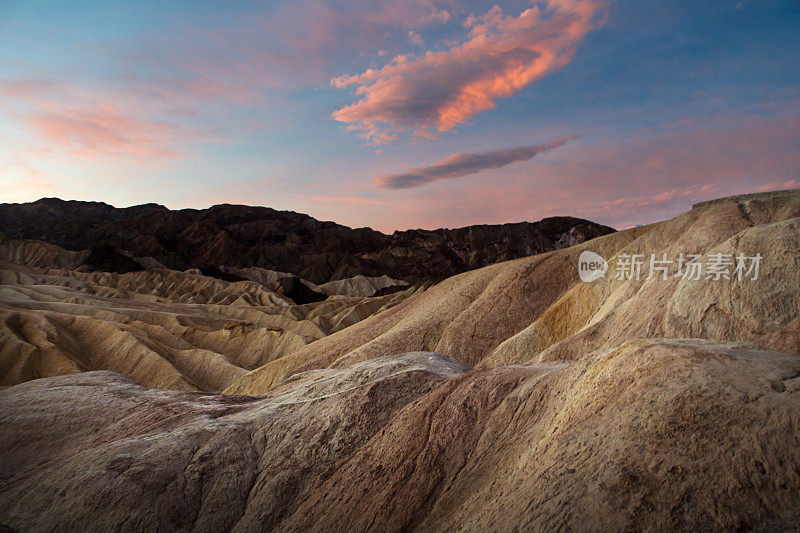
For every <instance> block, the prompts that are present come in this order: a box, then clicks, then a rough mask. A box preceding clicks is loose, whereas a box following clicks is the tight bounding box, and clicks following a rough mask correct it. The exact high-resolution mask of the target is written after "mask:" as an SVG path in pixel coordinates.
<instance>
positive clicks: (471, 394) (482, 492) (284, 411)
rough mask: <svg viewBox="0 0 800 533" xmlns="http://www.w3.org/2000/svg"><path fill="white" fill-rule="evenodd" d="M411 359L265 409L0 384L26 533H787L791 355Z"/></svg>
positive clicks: (360, 367) (105, 387) (82, 385)
mask: <svg viewBox="0 0 800 533" xmlns="http://www.w3.org/2000/svg"><path fill="white" fill-rule="evenodd" d="M465 370H466V368H465V367H464V366H463V365H462V364H460V363H458V362H456V361H454V360H452V359H450V358H446V357H445V356H440V355H435V354H424V353H417V354H410V355H403V356H395V357H387V358H378V359H373V360H370V361H366V362H362V363H357V364H355V365H353V366H351V367H349V368H347V369H341V370H319V371H310V372H306V373H303V374H298V375H296V376H295V377H294V378H293V379H292V380H291V381H289V382H287V383H285V384H284V385H283V386H281V387H279V388H277V389H275V390H274V391H273V393H272V394H271V395H270V396H267V397H261V398H258V397H242V396H219V395H208V394H202V393H188V392H170V391H154V390H152V389H144V388H142V387H140V386H138V385H136V384H134V383H133V382H131V381H129V380H128V379H127V378H123V377H122V376H120V375H119V374H113V373H108V372H91V373H83V374H77V375H73V376H63V377H55V378H48V379H42V380H35V381H31V382H28V383H25V384H22V385H18V386H16V387H12V388H9V389H6V390H4V391H2V392H0V425H1V426H2V428H3V431H2V432H1V433H0V448H2V449H3V450H4V454H3V458H2V462H1V463H0V468H1V469H0V472H2V477H3V480H4V482H3V484H2V485H1V486H0V522H2V523H4V524H5V525H7V526H10V527H12V528H15V529H19V530H22V531H28V530H31V531H41V530H53V529H70V530H87V529H91V530H97V529H101V530H119V529H124V530H148V531H150V530H156V529H159V530H169V531H173V530H195V531H227V530H232V531H270V530H277V531H307V530H318V531H322V530H324V531H401V530H408V529H416V530H420V531H433V530H436V531H440V530H468V531H494V530H510V529H514V528H516V529H532V530H553V529H559V528H567V529H580V530H608V531H612V530H613V531H618V530H630V529H651V528H652V529H663V530H675V529H679V530H719V529H750V528H756V529H795V528H797V527H799V526H800V522H798V517H800V498H798V493H800V475H798V465H800V433H798V427H800V377H799V376H800V358H798V357H797V356H795V355H790V354H784V353H779V352H773V351H768V350H763V349H761V348H758V347H756V346H754V345H748V344H741V343H724V342H712V341H702V340H691V341H690V340H668V339H661V340H659V339H651V340H643V341H635V342H628V343H624V344H622V345H621V346H620V347H618V348H616V349H613V350H600V351H596V352H591V353H587V354H584V356H583V357H582V358H581V359H580V360H578V361H562V362H544V363H535V364H531V365H518V366H507V367H498V368H492V369H484V370H474V371H466V372H465Z"/></svg>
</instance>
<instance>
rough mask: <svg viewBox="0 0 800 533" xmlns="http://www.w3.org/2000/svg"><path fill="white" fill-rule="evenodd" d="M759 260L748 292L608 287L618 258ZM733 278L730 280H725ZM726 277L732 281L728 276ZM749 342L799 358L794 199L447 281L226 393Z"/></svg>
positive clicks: (724, 206) (701, 284)
mask: <svg viewBox="0 0 800 533" xmlns="http://www.w3.org/2000/svg"><path fill="white" fill-rule="evenodd" d="M584 250H591V251H593V252H595V253H598V254H600V255H601V256H603V257H605V258H606V259H607V260H608V263H609V268H608V274H607V275H606V277H605V278H604V279H600V280H597V281H594V282H592V283H583V282H581V281H580V280H579V279H578V269H577V265H578V257H579V255H580V254H581V252H583V251H584ZM717 253H723V254H739V253H742V254H744V255H745V256H748V257H751V256H755V255H756V254H758V253H760V254H761V255H762V256H763V259H762V260H761V263H760V271H759V276H758V279H757V280H751V279H743V280H742V281H741V282H740V281H738V280H736V279H735V278H734V279H733V280H725V279H721V280H713V279H710V280H706V279H705V273H704V274H703V276H702V278H701V279H699V280H690V279H683V278H682V277H676V276H675V275H674V274H675V273H676V272H675V271H676V269H677V264H675V265H673V266H672V270H671V271H670V275H669V276H668V279H666V280H664V279H662V277H661V276H660V275H658V276H654V277H653V278H651V279H646V278H647V274H648V272H647V267H648V266H649V264H646V265H644V267H645V268H643V269H642V273H643V275H642V276H641V279H639V280H636V279H624V280H618V279H616V275H615V273H616V270H617V266H618V265H617V263H618V259H619V258H620V257H624V255H625V254H628V255H632V254H641V255H642V256H643V257H644V261H645V262H646V263H649V260H650V254H654V255H655V257H656V258H658V259H661V258H663V254H667V256H666V257H667V258H668V259H674V260H677V258H678V257H679V255H680V254H684V256H687V257H688V254H697V255H700V258H699V259H698V261H699V262H701V263H705V262H706V261H707V260H708V259H709V257H710V256H712V255H714V254H717ZM732 270H733V269H731V271H732ZM731 273H732V272H731ZM654 337H673V338H683V337H692V338H705V339H710V340H728V341H751V342H755V343H758V344H760V345H761V346H764V347H768V348H772V349H775V350H781V351H786V352H789V353H794V354H800V191H797V190H794V191H783V192H777V193H764V194H757V195H748V196H745V197H738V198H733V199H721V200H718V201H715V202H707V203H704V204H701V205H698V206H696V207H695V208H693V209H692V210H691V211H689V212H687V213H684V214H683V215H680V216H678V217H676V218H673V219H671V220H667V221H665V222H660V223H657V224H652V225H649V226H645V227H639V228H634V229H631V230H626V231H620V232H617V233H614V234H611V235H607V236H604V237H600V238H598V239H594V240H591V241H588V242H586V243H583V244H579V245H576V246H573V247H571V248H565V249H562V250H557V251H555V252H549V253H546V254H539V255H535V256H531V257H527V258H523V259H518V260H514V261H509V262H506V263H499V264H496V265H492V266H489V267H485V268H482V269H480V270H476V271H472V272H466V273H464V274H459V275H457V276H453V277H452V278H449V279H447V280H445V281H443V282H442V283H439V284H437V285H435V286H434V287H432V288H430V289H428V290H427V291H425V292H422V293H419V294H417V295H415V296H414V297H413V298H409V299H407V300H406V301H404V302H403V303H402V304H400V305H398V306H396V307H394V308H392V309H391V310H388V311H386V312H384V313H380V314H378V315H376V316H373V317H370V319H368V320H365V321H363V322H360V323H359V324H357V325H355V326H353V327H350V328H347V329H346V330H343V331H340V332H338V333H336V334H334V335H331V336H329V337H326V338H324V339H321V340H320V341H317V342H315V343H313V344H310V345H308V346H305V347H303V348H302V349H300V350H298V351H296V352H293V353H292V354H289V355H287V356H285V357H281V358H278V359H276V360H274V361H271V362H270V363H268V364H267V365H265V366H264V367H262V368H259V369H257V370H255V371H253V372H251V373H249V374H247V375H245V376H243V377H242V378H241V379H239V380H238V381H237V382H236V383H235V384H234V385H232V386H231V387H230V388H229V389H228V390H227V392H231V393H237V394H262V393H264V392H267V391H269V390H270V388H271V387H273V386H274V385H275V384H277V383H280V382H281V381H282V380H283V379H285V377H286V376H289V375H291V374H293V373H295V372H298V371H303V370H307V369H311V368H325V367H329V366H334V367H343V366H348V365H350V364H352V363H353V362H356V361H363V360H367V359H370V358H373V357H379V356H383V355H387V354H392V353H403V352H408V351H416V350H427V351H435V352H438V353H443V354H445V355H449V356H451V357H454V358H456V359H458V360H459V361H463V362H464V363H466V364H469V365H474V366H496V365H503V364H515V363H524V362H528V361H545V360H557V359H567V360H574V359H578V358H580V357H581V356H582V355H583V354H585V353H586V352H588V351H592V350H596V349H607V348H614V347H616V346H619V345H620V344H621V343H623V342H625V341H627V340H630V339H638V338H654Z"/></svg>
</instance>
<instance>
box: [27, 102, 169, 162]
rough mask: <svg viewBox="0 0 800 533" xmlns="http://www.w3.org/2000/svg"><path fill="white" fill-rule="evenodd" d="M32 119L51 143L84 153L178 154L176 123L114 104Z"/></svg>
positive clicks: (35, 115)
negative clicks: (129, 112)
mask: <svg viewBox="0 0 800 533" xmlns="http://www.w3.org/2000/svg"><path fill="white" fill-rule="evenodd" d="M28 121H29V123H30V124H31V126H33V128H34V129H35V130H36V132H37V133H38V135H39V136H40V137H42V138H44V139H47V140H48V141H50V143H51V145H53V146H57V147H59V148H66V149H68V150H70V151H72V152H74V153H77V154H80V155H94V154H97V153H105V154H114V155H134V156H158V157H165V156H174V155H176V152H175V150H174V149H173V148H172V142H173V141H174V139H173V137H174V135H175V130H176V127H175V126H174V125H172V124H168V123H166V122H161V121H156V120H140V119H137V118H134V117H132V116H126V115H125V114H123V113H121V112H120V111H119V110H117V109H115V108H113V107H110V106H103V107H97V108H94V109H68V108H64V109H59V110H58V111H55V112H44V113H38V114H34V115H31V116H30V117H28Z"/></svg>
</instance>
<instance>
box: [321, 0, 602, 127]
mask: <svg viewBox="0 0 800 533" xmlns="http://www.w3.org/2000/svg"><path fill="white" fill-rule="evenodd" d="M604 11H605V2H604V1H602V0H548V1H547V2H545V3H544V7H540V6H539V5H537V6H535V7H532V8H530V9H527V10H525V11H523V12H522V13H520V14H519V15H517V16H514V15H508V16H506V15H504V14H503V12H502V10H501V9H500V7H498V6H495V7H493V8H492V9H490V10H489V11H488V12H486V13H484V14H482V15H480V16H474V15H471V16H470V17H468V18H467V20H466V21H465V27H466V28H467V29H468V37H467V39H466V41H464V42H463V43H461V44H455V45H453V46H452V47H450V48H448V49H446V50H443V51H431V50H429V51H427V52H426V53H424V54H422V55H420V56H415V55H413V54H406V55H398V56H396V57H394V58H393V59H392V61H391V62H389V63H388V64H387V65H385V66H384V67H382V68H378V69H368V70H366V71H364V72H363V73H361V74H357V75H353V76H339V77H337V78H334V79H333V80H332V84H333V86H334V87H337V88H345V87H349V86H355V87H356V94H357V95H358V96H361V99H360V100H358V101H356V102H355V103H353V104H351V105H348V106H345V107H343V108H341V109H339V110H337V111H335V112H334V113H333V115H332V116H333V118H334V119H336V120H338V121H341V122H345V123H347V124H349V125H350V126H353V127H355V128H358V129H359V130H360V131H361V132H362V136H363V137H364V138H365V139H367V140H369V141H372V142H375V141H376V140H377V141H378V142H380V141H381V139H380V138H377V139H376V137H379V133H378V132H380V131H383V128H387V129H391V130H395V131H403V130H412V131H414V132H415V133H417V134H422V135H428V136H430V135H433V130H438V131H447V130H450V129H452V128H453V127H455V126H456V125H458V124H461V123H464V122H465V121H466V120H468V119H469V118H470V117H472V116H473V115H475V114H477V113H480V112H483V111H487V110H489V109H492V108H493V107H494V106H495V102H496V100H497V99H499V98H507V97H510V96H513V95H514V94H516V93H517V92H519V91H520V90H521V89H522V88H523V87H525V86H526V85H529V84H531V83H533V82H534V81H536V80H538V79H540V78H542V77H543V76H546V75H548V74H550V73H552V72H555V71H557V70H560V69H562V68H563V67H564V66H565V65H567V64H568V63H569V62H570V61H571V60H572V57H573V55H574V54H575V51H576V49H577V46H578V44H579V43H580V42H581V40H582V39H583V37H584V36H585V35H586V34H587V33H588V32H589V31H590V30H592V29H593V28H595V27H597V26H598V25H599V24H601V23H602V14H603V13H604Z"/></svg>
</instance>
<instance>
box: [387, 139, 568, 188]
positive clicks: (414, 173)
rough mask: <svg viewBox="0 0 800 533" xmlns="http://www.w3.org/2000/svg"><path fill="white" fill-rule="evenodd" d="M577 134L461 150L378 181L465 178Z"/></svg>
mask: <svg viewBox="0 0 800 533" xmlns="http://www.w3.org/2000/svg"><path fill="white" fill-rule="evenodd" d="M576 138H577V137H576V136H574V135H568V136H566V137H561V138H559V139H554V140H552V141H550V142H547V143H542V144H531V145H528V146H517V147H516V148H505V149H500V150H492V151H490V152H482V153H478V154H470V153H466V152H461V153H457V154H453V155H451V156H449V157H447V158H445V159H442V160H441V161H438V162H436V163H433V164H431V165H424V166H421V167H415V168H412V169H409V170H407V171H406V172H403V173H400V174H394V175H391V176H383V177H380V178H377V179H376V180H375V184H376V185H377V186H378V187H380V188H382V189H413V188H415V187H422V186H423V185H426V184H428V183H431V182H434V181H438V180H443V179H452V178H461V177H463V176H469V175H471V174H477V173H478V172H480V171H481V170H487V169H492V168H502V167H505V166H508V165H510V164H511V163H517V162H521V161H529V160H530V159H533V157H534V156H536V155H538V154H541V153H543V152H548V151H550V150H554V149H556V148H558V147H560V146H563V145H564V144H566V142H567V141H569V140H572V139H576Z"/></svg>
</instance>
